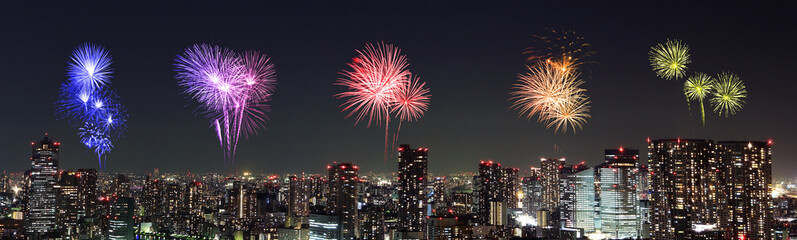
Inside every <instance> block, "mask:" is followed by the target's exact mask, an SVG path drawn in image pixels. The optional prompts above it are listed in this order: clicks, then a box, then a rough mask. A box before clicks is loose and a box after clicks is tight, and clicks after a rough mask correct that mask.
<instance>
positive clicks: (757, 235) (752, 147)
mask: <svg viewBox="0 0 797 240" xmlns="http://www.w3.org/2000/svg"><path fill="white" fill-rule="evenodd" d="M717 157H718V158H719V161H720V162H721V163H722V165H723V168H722V169H719V171H720V175H721V177H720V179H722V183H723V184H722V185H724V197H723V198H722V199H723V204H722V206H723V209H722V211H721V212H722V214H720V215H719V216H720V225H719V226H720V230H723V231H727V232H728V234H729V235H728V237H729V238H733V239H771V238H772V236H773V235H772V234H773V233H772V228H773V225H772V222H771V221H773V220H774V218H773V210H772V208H773V207H772V197H771V193H772V187H771V185H772V152H771V142H754V141H750V142H743V141H725V142H717Z"/></svg>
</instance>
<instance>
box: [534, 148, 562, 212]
mask: <svg viewBox="0 0 797 240" xmlns="http://www.w3.org/2000/svg"><path fill="white" fill-rule="evenodd" d="M540 161H541V165H542V167H541V169H542V175H541V176H540V180H541V186H542V194H541V196H542V206H541V207H542V209H541V210H547V211H555V210H556V209H557V208H558V207H559V197H560V196H559V194H560V192H559V190H560V189H559V169H560V168H562V167H564V165H565V159H564V158H559V159H553V158H541V159H540Z"/></svg>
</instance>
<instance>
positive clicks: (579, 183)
mask: <svg viewBox="0 0 797 240" xmlns="http://www.w3.org/2000/svg"><path fill="white" fill-rule="evenodd" d="M559 182H560V186H561V198H560V199H559V209H560V214H559V219H560V222H561V223H562V224H561V227H567V228H580V229H583V230H584V232H593V231H595V176H594V173H593V171H591V170H590V168H589V167H588V166H586V165H584V163H583V162H582V163H581V164H579V165H572V166H564V167H562V168H561V171H560V176H559Z"/></svg>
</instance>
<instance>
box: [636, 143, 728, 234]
mask: <svg viewBox="0 0 797 240" xmlns="http://www.w3.org/2000/svg"><path fill="white" fill-rule="evenodd" d="M714 149H715V146H714V142H713V141H711V140H703V139H663V140H655V141H650V142H649V143H648V154H649V155H648V163H649V170H650V190H651V195H650V213H651V214H650V220H651V226H650V227H651V238H652V239H653V240H661V239H667V240H669V239H697V236H695V235H694V234H693V233H694V231H692V229H697V230H698V231H697V232H703V231H705V230H710V229H712V228H714V227H716V226H717V223H718V213H720V212H719V211H717V210H718V208H719V207H718V204H717V197H718V194H719V193H720V191H719V189H720V188H721V187H720V185H721V184H720V183H719V181H718V180H719V179H718V178H717V173H718V172H719V170H720V169H719V164H718V163H717V160H716V158H715V153H714Z"/></svg>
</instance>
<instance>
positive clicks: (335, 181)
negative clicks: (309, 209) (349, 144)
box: [327, 163, 359, 240]
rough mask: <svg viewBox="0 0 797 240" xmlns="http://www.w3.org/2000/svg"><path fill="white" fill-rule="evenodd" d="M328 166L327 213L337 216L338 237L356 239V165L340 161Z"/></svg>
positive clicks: (344, 239)
mask: <svg viewBox="0 0 797 240" xmlns="http://www.w3.org/2000/svg"><path fill="white" fill-rule="evenodd" d="M327 168H329V197H328V198H327V214H329V215H337V216H338V220H339V221H338V223H339V224H338V230H339V235H338V236H340V238H339V239H343V240H350V239H357V238H358V237H359V234H358V232H357V231H358V230H359V227H358V221H357V182H358V181H359V178H358V177H357V173H358V171H359V170H358V169H359V168H358V167H357V166H355V165H353V164H351V163H340V164H335V165H332V166H328V167H327Z"/></svg>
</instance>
